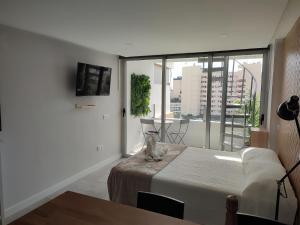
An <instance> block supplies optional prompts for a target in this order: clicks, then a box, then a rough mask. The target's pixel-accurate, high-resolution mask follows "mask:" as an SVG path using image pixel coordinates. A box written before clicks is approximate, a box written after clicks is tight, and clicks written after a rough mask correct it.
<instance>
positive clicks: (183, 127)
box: [169, 119, 190, 144]
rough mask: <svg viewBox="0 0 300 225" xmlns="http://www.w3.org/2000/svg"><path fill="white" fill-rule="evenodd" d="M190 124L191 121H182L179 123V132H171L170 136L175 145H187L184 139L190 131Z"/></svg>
mask: <svg viewBox="0 0 300 225" xmlns="http://www.w3.org/2000/svg"><path fill="white" fill-rule="evenodd" d="M189 123H190V120H189V119H182V120H180V122H179V128H178V130H177V131H171V132H169V136H170V137H171V139H172V142H173V143H174V144H180V143H182V144H185V143H184V141H183V138H184V137H185V135H186V133H187V131H188V129H189Z"/></svg>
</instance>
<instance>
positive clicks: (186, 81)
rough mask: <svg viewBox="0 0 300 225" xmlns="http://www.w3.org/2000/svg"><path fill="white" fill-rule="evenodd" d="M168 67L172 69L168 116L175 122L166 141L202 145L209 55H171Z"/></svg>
mask: <svg viewBox="0 0 300 225" xmlns="http://www.w3.org/2000/svg"><path fill="white" fill-rule="evenodd" d="M167 70H168V71H170V72H169V74H170V76H169V77H170V80H169V85H168V86H167V93H166V94H167V108H166V117H167V120H168V121H172V122H171V126H170V127H169V128H168V135H169V137H168V138H166V141H168V142H172V143H182V144H186V145H188V146H195V147H203V146H204V145H205V128H206V124H205V120H204V117H205V112H206V97H207V94H206V91H207V90H206V89H205V87H204V86H205V82H207V58H201V60H200V59H199V58H182V59H171V60H168V61H167ZM168 102H170V105H168ZM167 126H168V125H167V124H166V127H167Z"/></svg>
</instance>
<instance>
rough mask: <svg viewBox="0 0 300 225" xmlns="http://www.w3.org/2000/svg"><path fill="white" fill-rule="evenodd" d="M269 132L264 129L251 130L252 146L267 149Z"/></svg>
mask: <svg viewBox="0 0 300 225" xmlns="http://www.w3.org/2000/svg"><path fill="white" fill-rule="evenodd" d="M268 137H269V132H268V131H267V130H266V129H263V128H254V127H252V128H251V131H250V146H251V147H259V148H267V147H268Z"/></svg>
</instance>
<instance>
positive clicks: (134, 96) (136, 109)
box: [126, 60, 162, 154]
mask: <svg viewBox="0 0 300 225" xmlns="http://www.w3.org/2000/svg"><path fill="white" fill-rule="evenodd" d="M126 68H127V71H126V73H127V74H126V75H127V76H126V82H127V90H126V95H127V96H126V97H127V98H126V99H127V102H126V108H127V117H126V120H127V128H126V129H127V132H126V137H127V146H126V149H127V154H134V153H136V152H138V151H140V150H141V149H142V148H143V147H144V146H145V144H146V143H145V138H146V137H147V135H149V134H150V133H151V132H153V131H155V132H159V131H160V126H161V123H160V117H161V88H162V78H161V76H162V72H161V71H162V70H161V60H139V61H128V62H127V65H126ZM147 82H148V83H147ZM149 84H150V94H149V96H148V98H147V96H145V94H146V91H147V87H148V86H149ZM147 85H148V86H147ZM141 119H143V120H141ZM151 135H153V136H154V138H155V139H156V140H157V141H159V140H160V137H159V133H158V134H156V133H151Z"/></svg>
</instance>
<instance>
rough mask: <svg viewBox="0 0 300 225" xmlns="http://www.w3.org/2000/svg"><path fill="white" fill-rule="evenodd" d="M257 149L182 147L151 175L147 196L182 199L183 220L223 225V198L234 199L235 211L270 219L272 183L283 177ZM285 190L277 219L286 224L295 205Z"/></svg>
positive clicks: (278, 166) (273, 195)
mask: <svg viewBox="0 0 300 225" xmlns="http://www.w3.org/2000/svg"><path fill="white" fill-rule="evenodd" d="M259 151H261V152H259ZM259 151H246V152H223V151H214V150H205V149H200V148H193V147H188V148H187V149H186V150H185V151H184V152H183V153H182V154H181V155H179V156H178V157H177V158H176V159H175V160H174V161H172V162H171V163H170V164H169V165H168V166H167V167H165V168H164V169H163V170H161V171H160V172H159V173H157V174H156V175H155V176H154V177H153V179H152V184H151V192H154V193H160V194H165V195H168V196H171V197H174V198H177V199H180V200H182V201H184V202H185V214H184V216H185V219H187V220H191V221H194V222H197V223H201V224H207V225H224V221H225V212H226V207H225V201H226V197H227V196H228V195H229V194H234V195H236V196H237V197H238V198H239V202H240V211H241V212H245V213H251V214H256V215H260V216H264V217H269V218H273V217H274V211H275V200H276V182H275V180H276V179H278V178H280V177H281V176H283V175H284V168H283V167H282V166H281V164H280V162H279V160H278V159H277V157H275V158H274V154H275V153H273V152H271V150H263V149H259ZM268 151H269V152H268ZM263 153H266V154H263ZM256 154H262V156H259V158H260V159H261V161H258V162H257V161H256V158H258V157H257V156H256ZM275 156H276V154H275ZM269 158H271V159H269ZM276 160H277V161H276ZM266 161H270V162H269V163H267V164H266V163H265V162H266ZM261 165H264V166H261ZM255 168H258V170H256V169H255ZM274 168H275V169H274ZM264 171H266V172H264ZM270 171H271V172H270ZM274 171H275V172H274ZM268 173H269V174H268ZM286 187H287V191H288V197H289V198H288V199H283V198H281V205H280V217H279V220H280V221H282V222H285V223H287V224H292V223H293V220H294V215H295V212H296V208H297V201H296V198H295V195H294V193H293V190H292V188H291V186H290V184H289V182H286Z"/></svg>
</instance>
